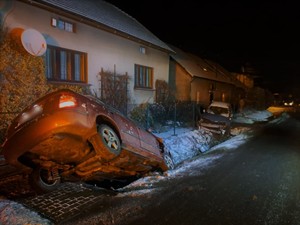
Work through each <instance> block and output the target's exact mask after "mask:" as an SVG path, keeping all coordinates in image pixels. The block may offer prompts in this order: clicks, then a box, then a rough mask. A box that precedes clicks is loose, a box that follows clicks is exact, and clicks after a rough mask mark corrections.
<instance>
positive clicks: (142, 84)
mask: <svg viewBox="0 0 300 225" xmlns="http://www.w3.org/2000/svg"><path fill="white" fill-rule="evenodd" d="M134 85H135V88H153V68H151V67H147V66H141V65H137V64H136V65H134Z"/></svg>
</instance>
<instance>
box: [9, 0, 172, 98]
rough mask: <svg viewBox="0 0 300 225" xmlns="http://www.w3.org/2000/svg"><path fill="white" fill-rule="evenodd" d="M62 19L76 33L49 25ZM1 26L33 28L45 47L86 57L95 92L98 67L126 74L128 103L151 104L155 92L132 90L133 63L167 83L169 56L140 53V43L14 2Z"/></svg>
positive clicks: (159, 52) (155, 50) (149, 52)
mask: <svg viewBox="0 0 300 225" xmlns="http://www.w3.org/2000/svg"><path fill="white" fill-rule="evenodd" d="M52 17H54V18H57V19H58V18H61V19H64V20H66V21H69V22H73V23H75V24H76V33H70V32H66V31H63V30H60V29H58V28H54V27H52V26H51V25H50V22H51V18H52ZM4 24H5V26H7V27H8V28H9V29H13V28H23V29H28V28H33V29H36V30H38V31H39V32H41V33H42V34H43V36H44V37H45V39H46V42H47V44H48V45H54V46H59V47H62V48H67V49H71V50H77V51H81V52H85V53H87V54H88V83H89V84H90V85H91V87H90V88H91V89H92V90H95V91H97V90H98V88H99V83H98V79H97V74H98V73H99V72H100V70H101V68H103V69H104V70H110V71H114V67H115V68H116V73H119V74H124V73H126V72H127V73H128V75H129V77H130V84H129V97H130V103H134V104H139V103H142V102H148V101H150V102H152V101H153V100H154V95H155V91H149V90H134V64H140V65H144V66H148V67H153V68H154V80H153V82H154V84H155V80H157V79H160V80H166V81H168V80H167V79H168V74H169V55H168V53H166V52H162V51H159V50H157V49H154V48H150V47H146V54H142V53H140V51H139V48H140V46H141V45H140V44H139V43H137V42H134V41H131V40H128V39H125V38H122V37H120V36H117V35H114V34H111V33H108V32H105V31H102V30H99V29H96V28H94V27H91V26H88V25H85V24H81V23H78V22H76V21H72V20H70V19H68V18H65V17H62V16H60V15H57V14H55V13H52V12H48V11H45V10H43V9H40V8H36V7H33V6H31V5H28V4H25V3H23V2H19V1H14V2H13V4H12V9H11V10H9V11H8V12H7V13H6V14H5V16H4Z"/></svg>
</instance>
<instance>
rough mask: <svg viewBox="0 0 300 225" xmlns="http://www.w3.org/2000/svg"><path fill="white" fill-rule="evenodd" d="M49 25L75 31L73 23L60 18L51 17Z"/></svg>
mask: <svg viewBox="0 0 300 225" xmlns="http://www.w3.org/2000/svg"><path fill="white" fill-rule="evenodd" d="M51 26H53V27H57V28H58V29H60V30H65V31H68V32H72V33H75V24H74V23H71V22H67V21H65V20H62V19H55V18H51Z"/></svg>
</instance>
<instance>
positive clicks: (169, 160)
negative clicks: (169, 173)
mask: <svg viewBox="0 0 300 225" xmlns="http://www.w3.org/2000/svg"><path fill="white" fill-rule="evenodd" d="M164 160H165V163H166V165H167V167H168V168H169V169H170V170H173V169H174V168H175V164H174V161H173V159H172V157H171V155H170V154H169V153H164Z"/></svg>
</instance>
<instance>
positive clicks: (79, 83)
mask: <svg viewBox="0 0 300 225" xmlns="http://www.w3.org/2000/svg"><path fill="white" fill-rule="evenodd" d="M47 83H49V84H54V85H55V84H57V85H61V84H63V85H77V86H91V85H90V84H87V83H83V82H72V81H53V80H48V81H47Z"/></svg>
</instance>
